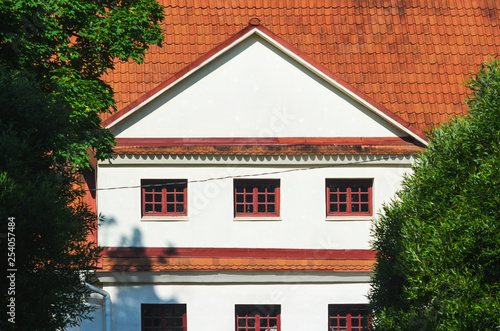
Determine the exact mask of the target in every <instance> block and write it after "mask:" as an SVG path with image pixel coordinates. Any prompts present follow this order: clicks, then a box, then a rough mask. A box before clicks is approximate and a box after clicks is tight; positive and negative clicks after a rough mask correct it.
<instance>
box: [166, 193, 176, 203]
mask: <svg viewBox="0 0 500 331" xmlns="http://www.w3.org/2000/svg"><path fill="white" fill-rule="evenodd" d="M174 199H175V198H174V195H173V194H167V202H174V201H175V200H174Z"/></svg>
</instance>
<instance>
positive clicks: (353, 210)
mask: <svg viewBox="0 0 500 331" xmlns="http://www.w3.org/2000/svg"><path fill="white" fill-rule="evenodd" d="M351 207H352V212H353V213H357V212H359V205H351Z"/></svg>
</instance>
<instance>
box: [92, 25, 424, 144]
mask: <svg viewBox="0 0 500 331" xmlns="http://www.w3.org/2000/svg"><path fill="white" fill-rule="evenodd" d="M253 29H257V30H259V31H260V32H262V33H263V34H265V35H267V36H268V37H269V38H271V39H272V40H273V41H275V42H276V43H278V44H280V45H281V46H283V47H285V48H286V49H288V50H289V51H290V52H292V53H293V54H295V55H297V56H298V57H299V58H301V59H302V60H303V61H305V62H306V63H308V64H309V65H311V66H312V67H314V68H315V69H316V70H318V71H319V72H321V73H322V74H324V75H326V76H327V77H329V78H330V79H332V80H333V81H335V82H336V83H337V84H339V85H340V86H342V87H343V88H345V89H346V90H348V91H349V92H350V93H352V94H353V95H355V96H356V97H358V98H359V99H361V100H363V101H365V102H366V103H368V104H370V105H371V106H372V107H374V108H376V109H377V110H379V111H380V112H382V113H383V114H385V115H386V116H388V117H389V118H391V119H392V120H394V121H395V122H397V123H398V124H400V125H402V126H403V127H405V128H407V129H408V130H410V131H411V132H412V133H413V134H415V135H417V136H418V137H420V138H421V139H423V140H424V141H426V140H427V139H426V138H425V135H424V134H423V133H422V132H421V131H420V130H419V129H417V128H416V127H415V126H413V125H411V124H410V123H408V122H407V121H405V120H403V119H402V118H401V117H399V116H398V115H396V114H394V113H393V112H392V111H390V110H389V109H387V108H386V107H385V106H383V105H382V104H380V103H378V102H377V101H375V100H373V99H372V98H370V97H368V96H367V95H366V94H364V93H363V92H361V91H360V90H359V89H357V88H355V87H354V86H352V85H351V84H349V83H348V82H346V81H344V80H343V79H342V78H340V77H338V76H337V75H335V74H334V73H333V72H331V71H330V70H328V69H327V68H326V67H324V66H323V65H321V64H320V63H318V62H316V61H315V60H313V59H312V58H311V57H309V55H307V54H305V53H303V52H302V51H300V50H299V49H297V48H296V47H295V46H293V45H292V44H290V43H289V42H288V41H286V40H284V39H283V38H281V37H280V36H278V35H277V34H275V33H274V32H272V31H271V30H269V29H267V28H266V27H264V26H262V25H260V21H259V20H258V19H256V18H252V19H251V20H250V22H249V25H247V26H246V27H245V28H243V29H242V30H240V31H239V32H237V33H236V34H234V35H233V36H231V37H229V38H228V39H226V40H225V41H223V42H222V43H220V44H219V45H217V46H215V47H214V48H213V49H211V50H210V51H208V52H207V53H205V54H203V55H202V56H200V57H199V58H198V59H196V60H195V61H193V62H192V63H190V64H189V65H188V66H186V67H185V68H183V69H182V70H180V71H179V72H177V73H176V74H174V75H173V76H171V77H170V78H168V79H167V80H165V81H164V82H162V83H160V84H159V85H157V86H156V87H155V88H153V89H151V90H150V91H149V92H147V93H145V94H143V95H142V96H140V97H139V98H137V99H136V100H135V101H133V102H132V103H130V104H129V105H128V106H126V107H125V108H123V109H121V110H119V111H117V112H116V113H114V114H113V115H111V116H110V117H109V118H107V119H106V120H104V121H103V122H102V125H103V126H104V127H106V126H108V125H110V124H111V123H113V122H115V121H116V120H118V119H119V118H120V117H122V116H124V115H125V114H127V113H129V112H130V111H132V110H134V109H135V108H136V107H138V106H139V105H141V104H142V103H143V102H145V101H146V100H148V99H150V98H151V97H153V96H154V95H155V94H157V93H159V92H160V91H161V90H163V89H165V88H166V87H168V86H169V85H171V84H173V83H174V82H176V81H177V80H179V79H180V78H182V77H184V76H185V75H186V74H188V73H189V72H191V71H192V70H194V69H196V68H197V67H198V66H200V65H201V64H202V63H204V62H205V61H207V60H209V59H210V58H211V57H213V56H214V55H216V54H217V53H219V52H221V51H223V50H224V49H225V48H226V47H228V46H230V45H231V44H233V43H234V42H236V41H237V40H238V39H239V38H241V37H243V36H244V35H245V34H247V33H248V32H250V31H251V30H253Z"/></svg>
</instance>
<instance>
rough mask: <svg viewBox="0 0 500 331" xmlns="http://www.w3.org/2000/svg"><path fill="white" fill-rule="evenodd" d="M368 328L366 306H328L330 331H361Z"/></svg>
mask: <svg viewBox="0 0 500 331" xmlns="http://www.w3.org/2000/svg"><path fill="white" fill-rule="evenodd" d="M367 328H368V308H367V307H366V306H364V305H328V331H361V330H367Z"/></svg>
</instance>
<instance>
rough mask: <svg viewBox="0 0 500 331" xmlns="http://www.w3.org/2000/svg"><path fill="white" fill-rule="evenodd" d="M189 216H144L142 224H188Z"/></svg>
mask: <svg viewBox="0 0 500 331" xmlns="http://www.w3.org/2000/svg"><path fill="white" fill-rule="evenodd" d="M188 221H189V217H188V216H143V217H142V218H141V222H188Z"/></svg>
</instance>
